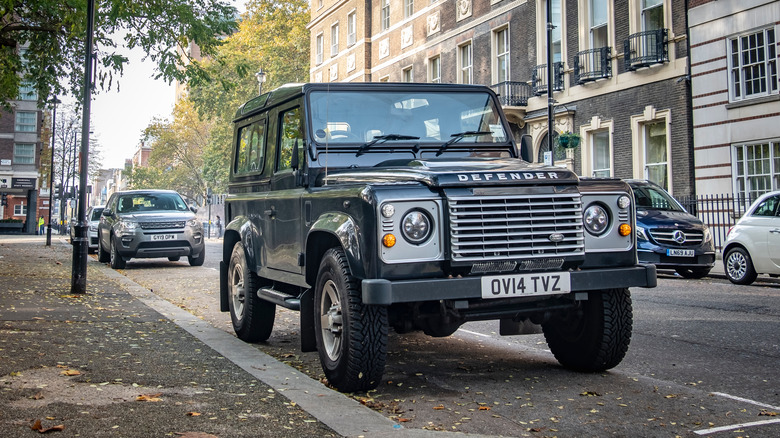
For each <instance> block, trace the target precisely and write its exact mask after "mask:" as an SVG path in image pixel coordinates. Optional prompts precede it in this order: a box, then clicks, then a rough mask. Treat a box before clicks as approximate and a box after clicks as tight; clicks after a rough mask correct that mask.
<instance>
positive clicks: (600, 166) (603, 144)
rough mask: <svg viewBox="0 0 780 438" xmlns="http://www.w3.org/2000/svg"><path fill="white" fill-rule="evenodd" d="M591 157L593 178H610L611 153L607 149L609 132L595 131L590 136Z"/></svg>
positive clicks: (608, 148)
mask: <svg viewBox="0 0 780 438" xmlns="http://www.w3.org/2000/svg"><path fill="white" fill-rule="evenodd" d="M590 139H591V147H592V154H591V156H592V157H593V164H592V166H593V176H594V177H604V178H608V177H611V176H612V151H611V149H610V147H609V131H608V130H603V131H596V132H593V133H592V134H591V135H590Z"/></svg>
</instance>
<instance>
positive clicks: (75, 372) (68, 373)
mask: <svg viewBox="0 0 780 438" xmlns="http://www.w3.org/2000/svg"><path fill="white" fill-rule="evenodd" d="M60 374H63V375H65V376H80V375H81V371H79V370H65V371H61V372H60Z"/></svg>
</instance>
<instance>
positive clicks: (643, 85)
mask: <svg viewBox="0 0 780 438" xmlns="http://www.w3.org/2000/svg"><path fill="white" fill-rule="evenodd" d="M551 1H552V5H551V6H552V9H553V20H552V23H553V25H554V26H555V28H554V30H553V38H552V46H553V61H554V63H553V71H554V75H553V84H552V87H551V88H552V89H553V98H554V102H555V108H554V113H555V121H554V127H553V131H554V132H553V135H554V136H558V135H559V134H560V133H564V132H571V133H573V134H577V135H579V137H580V144H579V146H577V147H575V148H562V147H560V146H556V147H554V149H555V150H553V151H547V148H548V146H547V145H548V141H547V135H548V131H549V129H548V126H547V125H548V123H547V105H548V97H547V91H548V88H549V87H548V86H547V85H548V84H547V73H546V71H547V69H546V61H547V38H546V29H547V19H546V18H547V15H546V10H547V9H546V8H547V3H546V0H416V1H415V0H379V1H366V0H321V1H320V0H314V1H313V2H312V8H311V14H312V18H311V23H310V24H309V30H310V31H311V47H312V50H311V53H312V62H311V66H312V67H311V71H310V78H311V80H312V81H314V82H328V81H333V82H335V81H391V82H402V81H410V82H444V83H474V84H483V85H488V86H491V87H492V88H493V89H494V90H495V91H496V92H497V93H498V94H499V97H500V99H501V101H502V104H503V106H504V110H505V112H506V113H507V115H508V116H509V119H510V122H511V123H512V125H513V130H514V134H515V136H516V139H517V140H518V143H522V144H525V145H526V149H527V151H528V154H527V156H528V158H529V159H530V161H535V162H541V161H543V160H544V158H545V152H551V153H548V154H547V156H548V157H551V158H548V159H551V161H552V162H553V163H554V164H555V165H559V166H566V167H568V168H571V169H573V170H575V171H577V172H578V173H579V174H580V175H583V176H612V177H619V178H649V179H652V180H654V181H656V182H658V183H659V184H661V185H662V186H664V187H665V188H667V189H668V190H669V191H671V192H672V193H673V194H675V195H678V196H684V195H690V194H693V193H694V190H695V187H694V173H693V170H694V169H693V140H692V125H691V114H690V113H691V111H690V96H691V92H690V82H689V80H688V60H689V58H688V40H687V37H686V29H687V23H686V9H685V1H683V0H627V1H626V0H621V1H618V0H551ZM351 35H352V36H351Z"/></svg>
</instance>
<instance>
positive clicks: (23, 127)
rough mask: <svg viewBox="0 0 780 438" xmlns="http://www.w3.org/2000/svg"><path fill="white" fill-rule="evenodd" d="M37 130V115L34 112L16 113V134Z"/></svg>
mask: <svg viewBox="0 0 780 438" xmlns="http://www.w3.org/2000/svg"><path fill="white" fill-rule="evenodd" d="M37 128H38V114H37V113H36V112H35V111H17V112H16V125H15V128H14V129H16V132H35V131H36V129H37Z"/></svg>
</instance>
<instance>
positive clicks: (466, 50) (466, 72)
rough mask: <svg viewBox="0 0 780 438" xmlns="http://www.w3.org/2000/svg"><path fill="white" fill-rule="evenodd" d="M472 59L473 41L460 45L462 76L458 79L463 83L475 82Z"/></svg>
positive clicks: (459, 57) (459, 60)
mask: <svg viewBox="0 0 780 438" xmlns="http://www.w3.org/2000/svg"><path fill="white" fill-rule="evenodd" d="M471 59H472V57H471V43H468V44H464V45H462V46H460V47H459V48H458V63H459V64H460V74H459V76H460V77H459V78H458V81H459V82H460V83H461V84H473V83H474V78H473V76H472V70H473V69H472V61H471Z"/></svg>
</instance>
